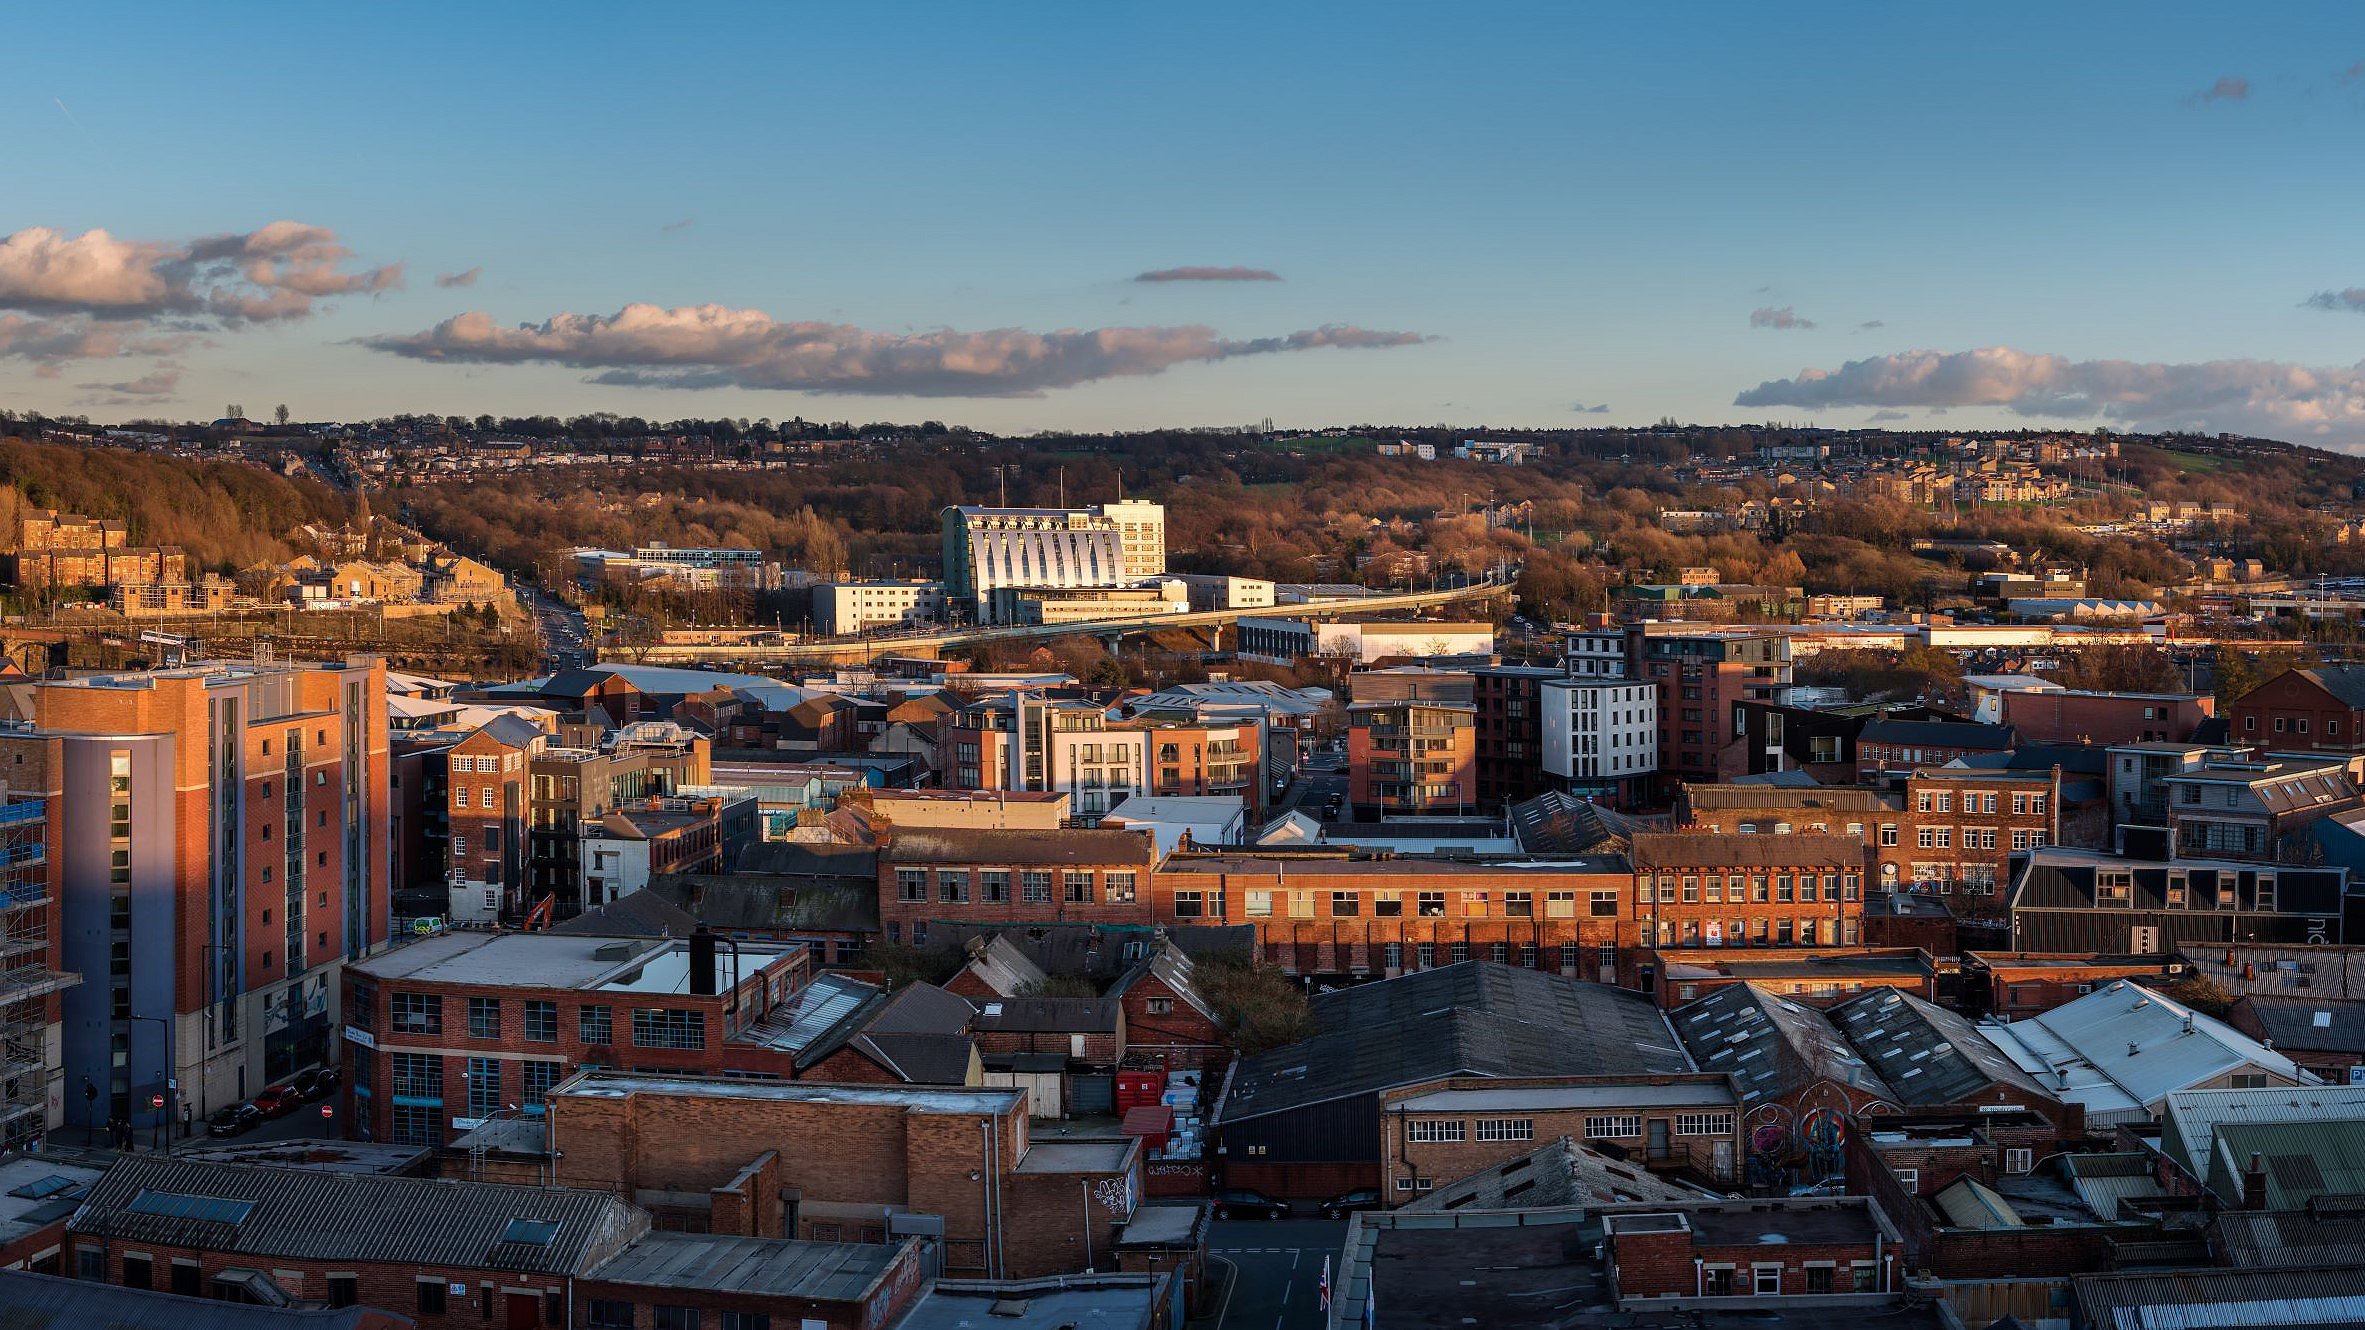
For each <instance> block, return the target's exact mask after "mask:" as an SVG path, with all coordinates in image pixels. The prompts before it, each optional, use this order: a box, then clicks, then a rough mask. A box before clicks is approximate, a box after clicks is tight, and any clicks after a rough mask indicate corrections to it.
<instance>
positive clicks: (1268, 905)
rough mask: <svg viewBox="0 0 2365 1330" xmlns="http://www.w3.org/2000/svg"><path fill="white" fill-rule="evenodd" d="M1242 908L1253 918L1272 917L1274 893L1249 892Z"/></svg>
mask: <svg viewBox="0 0 2365 1330" xmlns="http://www.w3.org/2000/svg"><path fill="white" fill-rule="evenodd" d="M1241 908H1242V909H1244V910H1246V911H1247V912H1248V916H1249V917H1250V918H1251V919H1265V918H1270V917H1271V916H1272V913H1273V893H1272V892H1269V891H1251V892H1249V893H1248V896H1247V900H1246V903H1245V904H1243V905H1242V907H1241Z"/></svg>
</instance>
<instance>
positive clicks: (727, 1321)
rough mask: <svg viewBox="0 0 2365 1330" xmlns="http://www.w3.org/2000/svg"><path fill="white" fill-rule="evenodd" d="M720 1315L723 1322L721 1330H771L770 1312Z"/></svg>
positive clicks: (729, 1312) (723, 1313) (725, 1313)
mask: <svg viewBox="0 0 2365 1330" xmlns="http://www.w3.org/2000/svg"><path fill="white" fill-rule="evenodd" d="M720 1315H721V1317H722V1322H723V1327H722V1330H772V1313H770V1312H732V1311H726V1312H722V1313H720Z"/></svg>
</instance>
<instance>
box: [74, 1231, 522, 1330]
mask: <svg viewBox="0 0 2365 1330" xmlns="http://www.w3.org/2000/svg"><path fill="white" fill-rule="evenodd" d="M69 1243H70V1245H72V1246H73V1247H75V1248H76V1249H78V1250H96V1251H100V1252H103V1253H104V1254H105V1259H106V1268H107V1282H109V1283H111V1284H120V1283H122V1282H123V1258H124V1256H125V1255H126V1254H127V1253H128V1254H132V1255H141V1254H145V1255H148V1256H150V1257H152V1258H153V1259H154V1262H155V1264H154V1278H153V1280H152V1283H151V1287H153V1288H155V1289H158V1290H160V1291H164V1292H170V1291H171V1289H172V1263H173V1262H174V1261H175V1260H187V1261H195V1262H196V1263H197V1266H198V1274H199V1283H198V1295H199V1296H200V1297H204V1296H208V1295H210V1293H211V1291H212V1280H213V1277H214V1276H215V1275H216V1274H218V1273H220V1272H221V1271H223V1270H229V1269H237V1270H257V1269H259V1270H262V1271H263V1272H264V1273H265V1274H267V1275H269V1276H270V1277H271V1280H272V1282H273V1283H276V1284H277V1285H279V1287H280V1288H282V1289H285V1290H286V1291H287V1292H288V1294H289V1295H290V1296H291V1297H293V1298H295V1299H297V1300H299V1301H307V1300H311V1301H325V1300H326V1299H327V1298H328V1295H329V1285H328V1277H329V1276H330V1275H332V1274H338V1275H353V1276H355V1277H356V1280H357V1283H356V1288H357V1290H358V1293H359V1301H360V1302H361V1304H362V1305H364V1306H369V1307H376V1308H380V1309H382V1310H385V1311H389V1312H394V1313H397V1314H399V1315H402V1316H407V1317H411V1318H413V1320H414V1321H415V1322H416V1324H418V1325H419V1326H420V1327H422V1328H423V1330H438V1328H439V1327H446V1326H469V1327H478V1326H498V1327H502V1330H508V1328H509V1327H511V1326H513V1325H515V1324H517V1322H514V1321H511V1320H509V1319H508V1317H509V1314H510V1312H509V1308H510V1300H511V1296H512V1295H515V1296H517V1297H519V1298H522V1299H524V1300H526V1301H528V1302H530V1303H531V1305H532V1310H533V1319H532V1320H529V1321H525V1322H524V1324H526V1325H530V1326H555V1325H557V1324H558V1322H557V1321H554V1320H551V1319H549V1318H548V1317H546V1316H545V1315H544V1312H545V1310H546V1308H547V1307H548V1305H549V1302H548V1297H549V1295H550V1294H553V1293H556V1294H559V1295H561V1296H562V1298H563V1296H564V1294H565V1292H566V1284H567V1281H566V1279H565V1278H564V1277H562V1276H555V1275H542V1274H522V1273H520V1272H518V1271H514V1270H495V1269H490V1268H484V1267H468V1266H413V1265H396V1264H381V1263H378V1262H373V1261H369V1260H357V1259H354V1258H353V1257H350V1256H348V1257H340V1258H339V1259H337V1260H333V1261H313V1260H298V1259H292V1258H289V1257H286V1256H255V1255H251V1254H242V1253H223V1252H210V1251H200V1250H197V1249H194V1248H187V1247H169V1246H163V1245H160V1244H156V1243H147V1242H126V1241H121V1240H115V1239H106V1240H102V1239H99V1238H93V1237H86V1236H82V1235H74V1236H72V1237H71V1238H70V1239H69ZM77 1260H78V1257H75V1256H72V1255H69V1257H68V1259H67V1263H66V1266H65V1268H66V1269H69V1270H70V1269H73V1268H74V1267H75V1263H76V1261H77ZM425 1276H432V1277H433V1278H434V1279H436V1280H437V1281H439V1282H440V1283H442V1284H443V1285H444V1286H445V1298H444V1303H445V1305H444V1310H443V1312H441V1313H440V1314H433V1313H426V1312H422V1311H420V1310H419V1309H418V1308H419V1292H418V1290H419V1280H420V1279H421V1277H425ZM452 1284H465V1285H467V1286H468V1291H467V1292H466V1293H464V1294H454V1293H452V1292H450V1288H449V1286H450V1285H452ZM488 1287H489V1288H491V1289H492V1291H493V1298H492V1314H491V1315H490V1316H487V1315H485V1312H484V1303H483V1291H484V1290H485V1289H486V1288H488Z"/></svg>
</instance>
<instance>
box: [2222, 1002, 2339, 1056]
mask: <svg viewBox="0 0 2365 1330" xmlns="http://www.w3.org/2000/svg"><path fill="white" fill-rule="evenodd" d="M2234 1009H2235V1010H2236V1011H2244V1010H2247V1011H2249V1012H2250V1013H2251V1014H2253V1015H2255V1016H2256V1017H2257V1018H2258V1024H2259V1028H2260V1029H2263V1030H2265V1031H2266V1033H2267V1038H2269V1039H2271V1040H2273V1041H2274V1045H2275V1047H2277V1048H2281V1049H2297V1050H2299V1051H2300V1052H2303V1053H2355V1052H2360V1051H2365V998H2332V997H2321V998H2309V997H2263V996H2257V995H2253V996H2250V997H2246V998H2243V999H2242V1000H2241V1001H2240V1002H2238V1003H2236V1004H2235V1007H2234Z"/></svg>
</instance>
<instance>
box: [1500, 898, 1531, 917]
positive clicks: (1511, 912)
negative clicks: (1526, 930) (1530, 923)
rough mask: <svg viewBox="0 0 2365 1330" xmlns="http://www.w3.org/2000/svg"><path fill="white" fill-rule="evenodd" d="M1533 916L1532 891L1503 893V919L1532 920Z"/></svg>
mask: <svg viewBox="0 0 2365 1330" xmlns="http://www.w3.org/2000/svg"><path fill="white" fill-rule="evenodd" d="M1535 914H1536V893H1534V892H1532V891H1506V892H1504V893H1503V917H1504V918H1506V919H1533V918H1534V917H1535Z"/></svg>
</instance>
